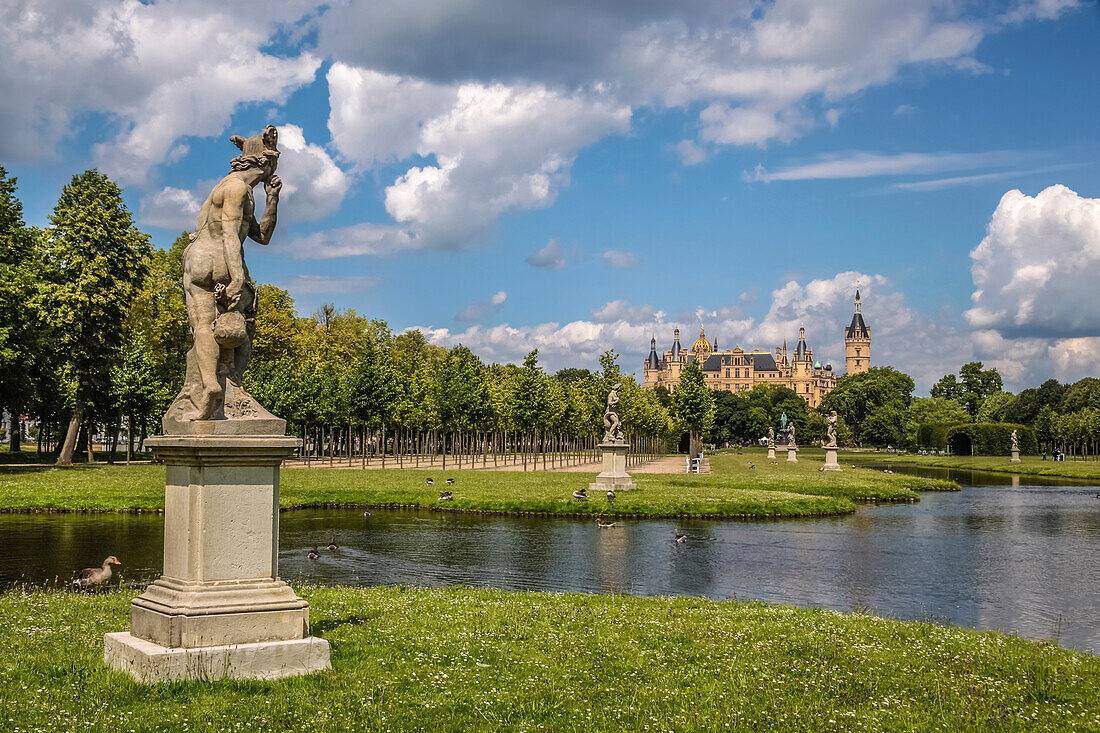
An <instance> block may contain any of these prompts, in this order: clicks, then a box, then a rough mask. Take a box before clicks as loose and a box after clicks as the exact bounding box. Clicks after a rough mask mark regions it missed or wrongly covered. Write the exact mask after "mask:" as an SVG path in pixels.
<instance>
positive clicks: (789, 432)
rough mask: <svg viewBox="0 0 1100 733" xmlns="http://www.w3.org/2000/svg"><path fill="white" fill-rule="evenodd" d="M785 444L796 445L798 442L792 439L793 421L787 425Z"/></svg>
mask: <svg viewBox="0 0 1100 733" xmlns="http://www.w3.org/2000/svg"><path fill="white" fill-rule="evenodd" d="M787 445H789V446H797V445H798V443H796V442H795V439H794V423H791V424H790V425H788V426H787Z"/></svg>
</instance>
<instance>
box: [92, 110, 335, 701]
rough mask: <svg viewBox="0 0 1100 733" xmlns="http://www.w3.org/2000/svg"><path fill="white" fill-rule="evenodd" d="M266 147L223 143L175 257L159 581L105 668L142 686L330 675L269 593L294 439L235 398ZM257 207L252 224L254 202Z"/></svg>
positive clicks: (301, 623)
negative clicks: (221, 158)
mask: <svg viewBox="0 0 1100 733" xmlns="http://www.w3.org/2000/svg"><path fill="white" fill-rule="evenodd" d="M278 139H279V138H278V133H277V131H276V129H275V128H274V127H273V126H270V125H269V126H268V127H267V129H265V130H264V131H263V133H261V134H259V135H253V136H252V137H250V138H248V139H247V140H246V139H245V138H243V137H240V136H237V135H235V136H233V137H232V138H230V140H231V141H232V142H233V143H234V144H235V145H236V146H237V147H238V148H239V149H240V155H238V156H236V157H235V158H233V160H232V161H231V162H230V166H229V167H230V172H229V174H228V175H227V176H225V177H224V178H223V179H222V180H221V181H219V182H218V183H217V184H216V185H215V186H214V189H213V190H212V191H211V192H210V195H209V196H208V197H207V199H206V201H205V202H204V203H203V205H202V208H201V209H200V211H199V217H198V221H197V223H196V229H195V234H194V235H192V237H191V242H190V244H188V246H187V248H186V249H185V250H184V254H183V287H184V295H185V298H186V304H187V314H188V316H189V318H190V321H191V331H192V337H193V345H192V347H191V350H190V351H188V353H187V372H186V376H185V379H184V384H183V389H181V390H180V393H179V395H178V396H177V397H176V399H175V401H174V402H173V403H172V405H171V406H170V407H169V408H168V412H167V413H166V414H165V416H164V419H163V420H162V425H163V428H164V434H163V435H158V436H154V437H152V438H149V439H148V440H146V445H147V446H149V447H150V448H152V450H153V452H154V454H155V455H156V456H157V457H158V458H159V459H161V460H162V461H163V462H164V464H165V467H166V474H167V480H166V489H165V507H164V574H163V575H161V577H160V578H159V579H157V580H156V581H154V582H153V583H151V584H150V585H149V587H148V588H147V589H146V591H145V592H144V593H142V594H141V595H140V596H138V597H137V598H135V599H134V601H133V602H132V604H131V607H130V632H129V633H125V632H120V633H111V634H107V635H106V638H105V652H104V654H105V658H106V661H107V663H108V664H109V665H111V666H112V667H115V668H118V669H122V670H125V671H127V672H129V673H130V674H131V675H133V676H134V677H136V678H137V679H138V680H141V681H143V682H161V681H173V680H187V679H218V678H222V677H234V678H258V679H271V678H276V677H286V676H290V675H296V674H303V673H306V672H313V671H316V670H321V669H327V668H328V667H329V645H328V642H326V641H324V640H323V639H318V638H315V637H312V636H310V635H309V604H308V603H306V601H304V600H303V599H301V598H299V597H298V595H297V594H296V593H295V592H294V590H293V589H292V588H291V587H290V586H288V585H287V584H286V583H284V582H283V581H281V580H279V577H278V573H279V568H278V558H279V467H280V466H281V465H282V462H283V460H284V459H285V458H287V457H288V456H289V455H291V453H293V451H294V450H295V448H296V447H297V446H298V439H297V438H294V437H291V436H288V435H286V421H285V420H282V419H280V418H278V417H276V416H275V415H272V414H271V413H270V412H268V411H267V410H265V409H264V408H263V407H262V406H261V405H260V404H259V403H257V402H256V400H255V399H253V398H252V396H251V395H249V394H248V393H247V392H245V390H244V388H243V387H242V379H243V376H244V371H245V367H246V366H247V365H248V358H249V355H250V354H251V351H252V337H253V334H254V332H255V316H256V286H255V284H254V283H253V282H252V280H251V279H250V278H249V275H248V268H247V267H246V265H245V261H244V244H245V242H246V240H247V239H249V238H251V239H253V240H255V241H256V242H259V243H260V244H267V243H268V242H270V241H271V235H272V233H273V232H274V231H275V224H276V218H277V213H278V203H279V192H280V189H281V188H282V182H281V181H280V180H279V177H278V176H277V175H275V169H276V167H277V165H278V161H279V150H278ZM261 183H262V184H263V185H264V193H265V194H266V199H267V200H266V205H265V207H264V211H263V215H262V216H261V217H260V219H259V220H257V219H256V202H255V198H254V195H253V189H254V188H255V187H256V186H258V185H259V184H261Z"/></svg>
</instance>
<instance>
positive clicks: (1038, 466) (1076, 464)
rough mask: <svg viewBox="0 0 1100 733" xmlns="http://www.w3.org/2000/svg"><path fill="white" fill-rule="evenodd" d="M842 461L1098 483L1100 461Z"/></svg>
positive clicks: (878, 457)
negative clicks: (897, 464) (1013, 474)
mask: <svg viewBox="0 0 1100 733" xmlns="http://www.w3.org/2000/svg"><path fill="white" fill-rule="evenodd" d="M841 460H847V461H849V463H855V464H857V465H863V466H874V465H880V464H885V463H906V464H910V465H914V466H929V467H933V466H934V467H936V468H960V469H964V470H967V471H992V472H994V473H1017V474H1021V475H1024V476H1051V477H1056V478H1072V479H1085V480H1090V479H1092V480H1096V481H1100V461H1095V460H1089V461H1074V460H1071V459H1068V458H1067V459H1066V460H1064V461H1053V460H1051V459H1050V458H1047V459H1046V460H1045V461H1044V460H1043V459H1042V458H1041V457H1040V456H1020V462H1019V463H1011V462H1010V461H1009V457H1008V456H919V455H901V456H899V455H894V454H892V453H847V454H841Z"/></svg>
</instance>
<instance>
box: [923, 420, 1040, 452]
mask: <svg viewBox="0 0 1100 733" xmlns="http://www.w3.org/2000/svg"><path fill="white" fill-rule="evenodd" d="M1013 430H1015V431H1016V437H1017V440H1018V441H1019V444H1020V453H1021V455H1027V456H1033V455H1038V453H1039V443H1038V442H1037V441H1036V439H1035V432H1034V431H1033V430H1031V428H1029V427H1027V426H1024V425H1016V424H1013V423H965V422H964V423H947V424H942V423H939V424H937V423H925V424H922V425H921V426H920V429H919V430H918V431H917V447H918V448H924V449H931V450H937V451H941V452H943V451H947V450H948V449H949V447H950V445H951V439H952V437H953V436H955V435H957V434H960V433H962V434H965V435H966V436H968V437H969V438H970V444H971V447H972V451H973V453H972V454H973V455H976V456H1007V455H1009V454H1010V453H1011V447H1012V431H1013Z"/></svg>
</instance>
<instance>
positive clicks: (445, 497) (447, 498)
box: [439, 491, 455, 501]
mask: <svg viewBox="0 0 1100 733" xmlns="http://www.w3.org/2000/svg"><path fill="white" fill-rule="evenodd" d="M453 498H455V497H454V494H452V493H451V492H449V491H444V492H443V493H441V494H440V495H439V500H440V501H450V500H451V499H453Z"/></svg>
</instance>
